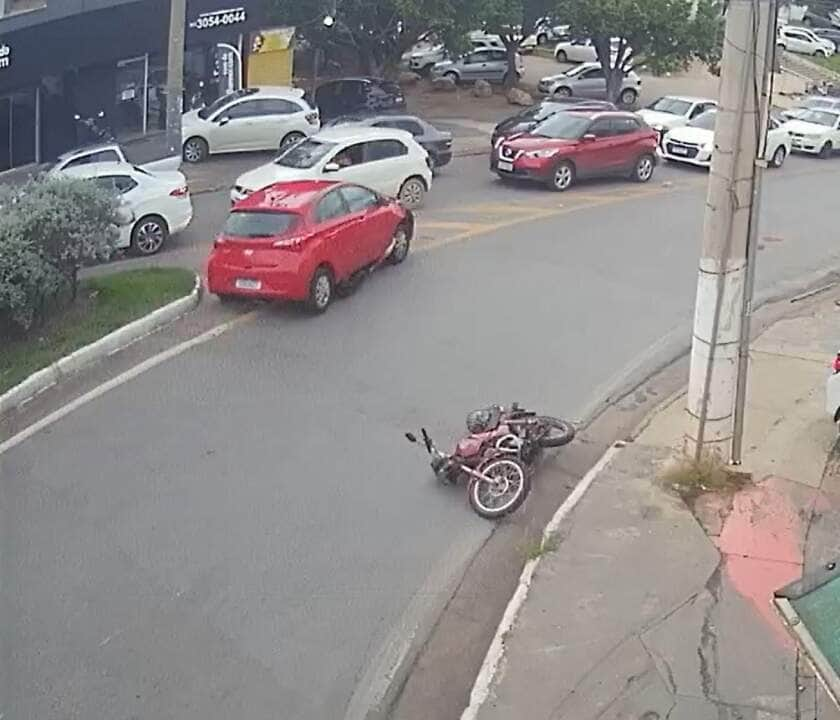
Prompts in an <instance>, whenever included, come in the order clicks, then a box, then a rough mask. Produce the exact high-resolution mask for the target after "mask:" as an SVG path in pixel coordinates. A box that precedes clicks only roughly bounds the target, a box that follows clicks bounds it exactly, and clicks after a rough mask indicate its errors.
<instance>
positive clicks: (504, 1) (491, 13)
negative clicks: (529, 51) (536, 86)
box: [467, 0, 524, 88]
mask: <svg viewBox="0 0 840 720" xmlns="http://www.w3.org/2000/svg"><path fill="white" fill-rule="evenodd" d="M467 3H468V4H470V3H469V0H467ZM471 5H472V7H471V19H474V21H475V23H476V26H478V25H480V26H481V27H482V29H483V30H484V31H485V32H487V33H490V34H491V35H498V36H499V37H500V38H501V39H502V42H503V43H504V44H505V51H506V52H507V72H506V73H505V87H507V88H510V87H513V86H514V85H516V82H517V80H519V75H518V74H517V69H516V54H517V51H518V50H519V43H521V42H522V38H523V37H524V35H523V27H522V22H523V16H524V7H523V4H522V0H473V3H471Z"/></svg>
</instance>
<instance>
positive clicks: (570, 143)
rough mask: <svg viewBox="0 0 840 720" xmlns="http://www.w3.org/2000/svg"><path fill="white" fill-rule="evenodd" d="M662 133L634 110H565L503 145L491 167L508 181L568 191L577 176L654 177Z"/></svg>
mask: <svg viewBox="0 0 840 720" xmlns="http://www.w3.org/2000/svg"><path fill="white" fill-rule="evenodd" d="M657 140H658V136H657V134H656V132H655V131H654V130H652V129H651V128H649V127H648V126H647V125H645V123H644V122H643V121H642V120H641V119H640V118H639V117H638V116H637V115H635V114H633V113H629V112H619V111H606V112H603V111H601V112H599V111H596V112H593V111H589V112H576V111H570V112H562V113H557V114H556V115H552V116H551V117H550V118H548V119H547V120H545V121H544V122H542V123H540V124H539V125H537V127H535V128H534V129H533V130H532V131H531V132H530V133H526V134H524V135H518V136H516V137H514V138H511V139H510V140H505V141H503V142H502V143H500V144H499V146H498V148H496V150H495V151H494V152H493V153H492V155H491V160H490V167H491V170H493V171H494V172H495V173H496V174H497V175H498V176H499V177H500V178H502V179H503V180H530V181H536V182H540V183H543V184H545V185H547V186H548V187H549V188H551V189H552V190H558V191H563V190H566V189H568V188H569V187H571V186H572V185H573V184H574V183H575V181H576V180H578V179H580V178H585V177H596V176H604V175H626V176H628V177H631V178H632V179H634V180H636V181H637V182H647V181H648V180H650V179H651V177H653V171H654V167H655V166H656V162H657V160H656V145H657Z"/></svg>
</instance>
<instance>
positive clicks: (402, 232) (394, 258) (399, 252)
mask: <svg viewBox="0 0 840 720" xmlns="http://www.w3.org/2000/svg"><path fill="white" fill-rule="evenodd" d="M410 247H411V235H409V232H408V228H407V227H406V226H405V225H400V226H399V227H397V229H396V230H395V231H394V237H393V238H392V239H391V252H389V253H388V262H389V263H391V265H399V264H400V263H401V262H402V261H403V260H405V259H406V257H407V256H408V251H409V249H410Z"/></svg>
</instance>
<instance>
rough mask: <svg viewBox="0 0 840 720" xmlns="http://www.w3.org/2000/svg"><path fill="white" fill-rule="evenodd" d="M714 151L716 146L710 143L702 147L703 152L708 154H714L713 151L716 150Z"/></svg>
mask: <svg viewBox="0 0 840 720" xmlns="http://www.w3.org/2000/svg"><path fill="white" fill-rule="evenodd" d="M714 149H715V144H714V143H710V142H707V143H705V144H704V145H703V147H702V150H703V152H707V153H710V152H712V150H714Z"/></svg>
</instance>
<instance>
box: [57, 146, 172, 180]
mask: <svg viewBox="0 0 840 720" xmlns="http://www.w3.org/2000/svg"><path fill="white" fill-rule="evenodd" d="M102 162H120V163H127V162H130V161H129V160H128V158H127V157H126V155H125V151H124V150H123V148H122V146H121V145H120V144H119V143H115V142H114V143H99V144H97V145H85V146H84V147H78V148H74V149H72V150H68V151H67V152H65V153H62V154H61V155H59V156H58V157H57V158H56V160H55V162H54V163H53V164H52V166H50V167H49V168H48V170H47V172H48V174H50V175H56V174H58V173H61V172H63V171H64V170H68V169H70V168H73V167H78V166H79V165H89V164H90V163H102ZM180 164H181V159H180V158H179V157H178V156H177V155H176V156H175V157H174V158H163V159H161V160H155V161H153V162H150V163H145V164H143V165H141V166H140V167H142V168H143V169H144V170H150V171H152V172H155V171H158V170H160V171H167V170H177V169H178V167H179V166H180Z"/></svg>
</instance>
